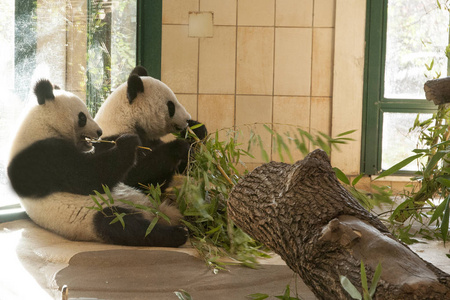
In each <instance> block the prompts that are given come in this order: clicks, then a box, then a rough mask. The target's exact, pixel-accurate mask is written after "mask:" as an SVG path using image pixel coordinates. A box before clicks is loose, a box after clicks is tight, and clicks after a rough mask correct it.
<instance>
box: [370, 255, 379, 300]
mask: <svg viewBox="0 0 450 300" xmlns="http://www.w3.org/2000/svg"><path fill="white" fill-rule="evenodd" d="M380 277H381V263H378V265H377V267H376V268H375V273H374V274H373V278H372V283H371V285H370V290H369V296H370V297H371V298H372V297H373V296H374V295H375V291H376V290H377V285H378V281H380Z"/></svg>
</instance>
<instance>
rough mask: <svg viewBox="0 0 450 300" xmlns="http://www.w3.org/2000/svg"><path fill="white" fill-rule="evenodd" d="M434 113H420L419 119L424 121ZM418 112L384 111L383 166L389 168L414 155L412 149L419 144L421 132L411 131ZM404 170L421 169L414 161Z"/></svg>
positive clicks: (384, 168)
mask: <svg viewBox="0 0 450 300" xmlns="http://www.w3.org/2000/svg"><path fill="white" fill-rule="evenodd" d="M431 116H432V114H420V116H419V120H420V121H424V120H427V119H429V118H431ZM416 117H417V114H416V113H383V141H382V144H383V152H382V153H383V155H382V159H381V168H382V169H383V170H386V169H389V168H390V167H392V166H393V165H395V164H396V163H399V162H400V161H402V160H403V159H405V158H407V157H409V156H411V155H413V153H412V150H414V149H416V148H417V146H418V137H419V133H418V132H417V131H413V132H409V129H410V128H411V127H412V126H413V125H414V120H415V119H416ZM402 170H404V171H417V170H419V168H418V166H417V162H416V161H414V162H412V163H410V164H409V165H407V166H406V167H405V168H403V169H402Z"/></svg>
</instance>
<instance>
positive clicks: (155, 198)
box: [88, 185, 170, 236]
mask: <svg viewBox="0 0 450 300" xmlns="http://www.w3.org/2000/svg"><path fill="white" fill-rule="evenodd" d="M102 187H103V192H104V194H101V193H100V192H98V191H94V193H95V195H90V196H91V199H92V201H93V202H94V204H95V206H91V207H88V209H93V210H96V211H99V212H101V213H102V214H103V215H104V216H105V217H108V218H113V219H112V220H111V222H110V223H109V224H110V225H111V224H114V223H117V222H120V224H122V228H125V217H126V216H127V214H126V213H123V212H122V213H119V212H118V210H117V202H120V203H122V204H125V205H128V206H130V207H134V208H136V209H137V210H141V211H145V212H149V213H151V214H153V215H154V216H155V218H154V219H153V220H152V222H151V223H150V225H149V226H148V228H147V230H146V232H145V236H147V235H149V234H150V233H151V232H152V230H153V228H154V227H155V225H156V223H157V222H158V221H159V219H160V218H162V219H164V220H165V221H167V222H168V223H170V219H169V217H168V216H167V215H165V214H164V213H162V212H161V211H160V210H159V209H158V208H159V206H160V205H161V188H160V186H159V185H157V186H156V187H155V186H153V185H152V186H149V187H148V194H147V199H148V204H138V203H134V202H132V201H129V200H124V199H114V198H113V196H112V194H111V191H110V189H109V187H108V186H106V185H102ZM105 196H106V198H105ZM105 208H109V210H110V211H111V212H112V215H109V214H107V213H106V212H105V211H104V209H105Z"/></svg>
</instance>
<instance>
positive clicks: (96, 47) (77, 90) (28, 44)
mask: <svg viewBox="0 0 450 300" xmlns="http://www.w3.org/2000/svg"><path fill="white" fill-rule="evenodd" d="M19 2H23V3H28V4H29V7H27V6H26V5H24V7H15V3H19ZM87 20H88V21H87ZM105 29H106V30H105ZM135 31H136V0H121V1H120V0H114V1H104V0H88V1H86V0H37V1H28V2H27V1H12V0H0V45H1V47H0V89H1V90H2V93H3V96H2V100H0V195H2V197H0V207H1V206H4V205H9V204H12V203H17V201H18V198H17V196H16V195H15V193H14V192H13V191H12V189H11V188H10V184H9V180H8V177H7V174H6V167H7V164H8V160H9V157H8V156H9V154H8V153H9V149H10V146H11V141H12V138H13V135H14V132H15V130H17V127H18V125H19V120H20V118H21V116H22V115H23V113H24V111H25V110H26V109H27V108H28V107H29V106H32V105H36V100H35V98H33V97H30V96H31V90H30V88H31V86H32V84H33V82H35V81H36V80H37V79H39V78H44V77H45V78H49V79H50V80H51V81H52V82H53V83H55V84H57V85H59V86H60V87H61V88H62V89H65V90H68V91H70V92H73V93H74V94H76V95H78V96H79V97H80V98H81V99H83V100H86V101H87V103H88V104H90V103H92V102H94V101H91V99H90V98H89V96H91V95H96V94H101V95H102V97H101V98H100V99H101V100H103V99H104V98H105V97H106V96H107V94H109V92H110V91H111V90H112V89H114V88H115V87H117V86H118V85H119V84H120V83H122V82H124V81H125V80H126V77H127V76H128V73H129V72H130V71H131V69H132V68H133V67H134V66H135V61H136V59H135V56H136V55H135V53H136V34H135ZM90 53H94V54H93V56H92V57H89V54H90ZM88 61H89V63H88ZM89 74H90V75H91V76H89ZM94 80H98V81H95V82H94ZM87 88H89V89H90V91H91V93H88V92H87ZM93 91H95V93H94V92H93ZM93 98H94V97H93ZM92 100H95V99H92ZM100 104H101V103H97V104H96V107H97V106H99V105H100ZM95 111H96V110H95V109H94V110H92V112H93V113H95Z"/></svg>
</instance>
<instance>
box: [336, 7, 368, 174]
mask: <svg viewBox="0 0 450 300" xmlns="http://www.w3.org/2000/svg"><path fill="white" fill-rule="evenodd" d="M365 12H366V2H365V1H359V0H346V1H337V2H336V29H335V48H334V60H333V62H334V63H333V69H334V70H333V73H334V77H333V108H332V112H333V117H332V124H333V127H332V133H333V135H337V134H339V133H342V132H345V131H348V130H352V129H356V130H357V131H356V132H355V133H353V134H351V135H350V136H349V137H351V138H353V139H355V141H354V142H351V143H348V144H346V145H343V146H342V147H339V148H340V149H341V151H334V150H333V151H332V152H331V165H332V166H336V167H338V168H339V169H341V170H342V171H343V172H344V173H346V174H349V175H352V174H359V171H360V164H361V126H362V125H361V124H362V103H363V86H364V46H365V42H364V36H365V22H366V14H365ZM349 20H351V22H349Z"/></svg>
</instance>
